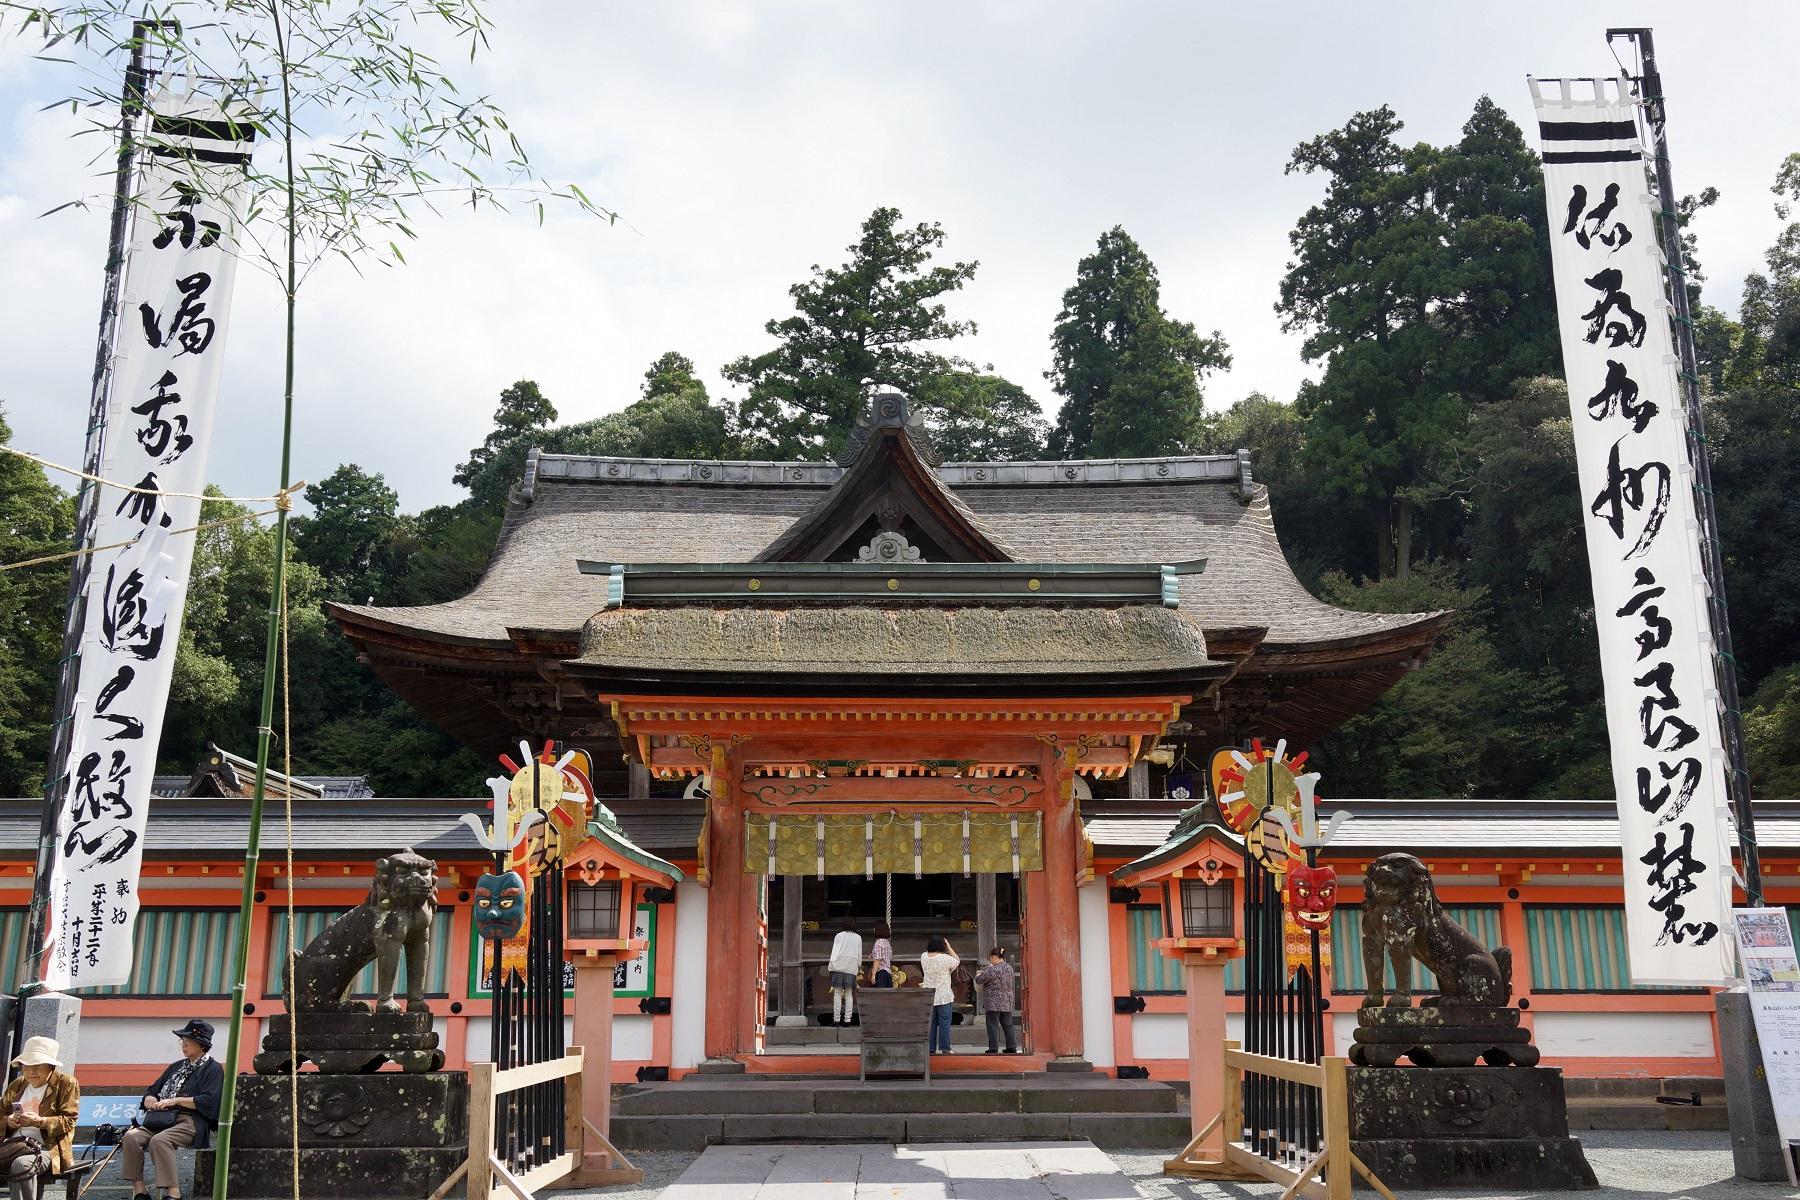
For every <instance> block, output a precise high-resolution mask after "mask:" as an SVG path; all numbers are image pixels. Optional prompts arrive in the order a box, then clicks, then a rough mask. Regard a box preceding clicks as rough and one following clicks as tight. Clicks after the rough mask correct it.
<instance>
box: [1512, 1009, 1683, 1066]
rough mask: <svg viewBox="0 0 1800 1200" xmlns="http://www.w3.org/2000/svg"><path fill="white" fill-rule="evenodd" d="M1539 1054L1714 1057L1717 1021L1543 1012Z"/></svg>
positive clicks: (1535, 1022) (1537, 1020) (1538, 1021)
mask: <svg viewBox="0 0 1800 1200" xmlns="http://www.w3.org/2000/svg"><path fill="white" fill-rule="evenodd" d="M1532 1027H1533V1029H1534V1031H1535V1034H1536V1039H1537V1044H1538V1049H1539V1050H1542V1051H1543V1052H1544V1054H1545V1055H1546V1056H1548V1057H1554V1058H1609V1057H1629V1058H1711V1057H1712V1056H1713V1036H1712V1020H1711V1018H1710V1017H1709V1016H1708V1015H1707V1014H1706V1013H1703V1012H1697V1013H1637V1012H1591V1013H1589V1012H1538V1013H1534V1014H1533V1015H1532Z"/></svg>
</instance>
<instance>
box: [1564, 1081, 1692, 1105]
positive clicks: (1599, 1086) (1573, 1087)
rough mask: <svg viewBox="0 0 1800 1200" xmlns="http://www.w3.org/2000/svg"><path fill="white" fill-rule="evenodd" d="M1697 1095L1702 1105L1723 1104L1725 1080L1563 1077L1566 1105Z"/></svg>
mask: <svg viewBox="0 0 1800 1200" xmlns="http://www.w3.org/2000/svg"><path fill="white" fill-rule="evenodd" d="M1695 1092H1699V1093H1700V1099H1701V1102H1702V1103H1706V1104H1710V1103H1713V1102H1715V1101H1716V1102H1718V1103H1720V1104H1723V1103H1724V1102H1725V1081H1724V1080H1723V1079H1720V1078H1719V1077H1718V1076H1716V1075H1672V1076H1669V1077H1668V1078H1666V1079H1658V1078H1655V1077H1651V1076H1641V1075H1639V1076H1622V1077H1618V1078H1589V1077H1583V1076H1574V1075H1564V1076H1563V1094H1564V1095H1566V1096H1568V1098H1569V1103H1571V1104H1573V1103H1575V1102H1576V1101H1577V1100H1588V1099H1595V1100H1640V1101H1649V1100H1654V1099H1655V1098H1656V1097H1657V1096H1681V1097H1684V1098H1685V1097H1687V1096H1691V1095H1692V1094H1693V1093H1695Z"/></svg>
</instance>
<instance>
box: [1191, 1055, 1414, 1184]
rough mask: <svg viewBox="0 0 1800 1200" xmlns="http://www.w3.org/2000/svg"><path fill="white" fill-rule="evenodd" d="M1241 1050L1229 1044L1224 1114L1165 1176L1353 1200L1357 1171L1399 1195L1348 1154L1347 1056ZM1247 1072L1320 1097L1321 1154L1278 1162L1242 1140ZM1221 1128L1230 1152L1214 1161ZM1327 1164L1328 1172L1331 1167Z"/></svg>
mask: <svg viewBox="0 0 1800 1200" xmlns="http://www.w3.org/2000/svg"><path fill="white" fill-rule="evenodd" d="M1238 1045H1239V1043H1237V1042H1226V1043H1225V1053H1224V1056H1223V1058H1224V1072H1225V1090H1224V1096H1225V1104H1224V1107H1223V1109H1222V1110H1221V1111H1220V1113H1219V1115H1218V1116H1216V1117H1214V1118H1213V1119H1212V1121H1211V1122H1209V1123H1208V1124H1207V1126H1206V1127H1205V1128H1204V1129H1202V1130H1201V1131H1200V1132H1199V1133H1197V1134H1195V1135H1194V1137H1193V1138H1192V1139H1191V1140H1190V1141H1189V1142H1188V1144H1187V1145H1186V1146H1183V1147H1182V1148H1181V1152H1180V1153H1179V1154H1177V1155H1176V1156H1175V1157H1174V1158H1171V1159H1169V1160H1168V1161H1167V1162H1165V1163H1163V1173H1164V1174H1165V1175H1185V1176H1188V1177H1191V1178H1195V1179H1266V1180H1268V1181H1269V1182H1271V1183H1279V1184H1281V1185H1282V1186H1283V1187H1285V1188H1286V1189H1287V1190H1286V1191H1284V1192H1282V1194H1281V1200H1294V1198H1295V1197H1297V1196H1304V1197H1306V1198H1307V1200H1350V1187H1351V1172H1352V1171H1354V1172H1355V1173H1356V1174H1358V1175H1361V1176H1362V1177H1363V1178H1364V1179H1366V1180H1368V1182H1369V1186H1370V1187H1372V1188H1374V1189H1375V1190H1376V1191H1377V1192H1379V1193H1381V1195H1382V1196H1384V1197H1385V1198H1386V1200H1395V1198H1394V1193H1393V1192H1391V1191H1389V1190H1388V1189H1387V1186H1386V1185H1385V1184H1383V1183H1382V1182H1381V1180H1379V1179H1377V1178H1376V1177H1375V1173H1374V1172H1373V1171H1371V1170H1369V1168H1368V1167H1367V1166H1366V1165H1365V1164H1364V1163H1363V1161H1362V1160H1361V1159H1360V1158H1358V1157H1356V1155H1355V1154H1354V1153H1353V1152H1352V1151H1351V1149H1350V1093H1349V1081H1348V1078H1347V1076H1346V1075H1345V1073H1344V1072H1345V1070H1346V1068H1347V1066H1348V1063H1346V1061H1345V1060H1344V1059H1342V1058H1326V1059H1325V1060H1324V1061H1323V1062H1319V1063H1303V1062H1293V1061H1291V1060H1289V1059H1285V1058H1270V1057H1268V1056H1266V1055H1262V1054H1247V1053H1245V1052H1244V1051H1242V1050H1240V1049H1239V1048H1238ZM1245 1075H1261V1076H1263V1077H1265V1078H1269V1079H1285V1080H1287V1081H1288V1082H1290V1083H1294V1084H1298V1085H1299V1086H1301V1087H1306V1088H1314V1089H1316V1090H1317V1091H1318V1092H1319V1093H1320V1111H1321V1113H1322V1114H1323V1124H1324V1137H1323V1139H1322V1142H1321V1146H1320V1150H1319V1152H1318V1154H1316V1155H1313V1154H1305V1153H1299V1152H1290V1153H1288V1154H1285V1155H1283V1156H1282V1157H1280V1158H1269V1157H1266V1156H1264V1155H1262V1154H1258V1153H1257V1152H1256V1151H1255V1150H1254V1149H1253V1148H1252V1147H1251V1146H1250V1144H1249V1143H1247V1142H1245V1141H1243V1140H1242V1139H1243V1137H1244V1108H1243V1104H1244V1099H1243V1097H1244V1076H1245ZM1221 1127H1223V1129H1224V1133H1225V1139H1224V1141H1225V1150H1224V1153H1223V1155H1221V1156H1218V1157H1214V1156H1212V1155H1210V1154H1208V1153H1207V1152H1206V1151H1205V1149H1204V1146H1205V1143H1206V1141H1207V1139H1208V1138H1209V1137H1211V1136H1212V1133H1213V1131H1214V1130H1215V1129H1219V1128H1221ZM1327 1165H1329V1166H1330V1170H1326V1167H1327ZM1315 1176H1316V1177H1317V1178H1315Z"/></svg>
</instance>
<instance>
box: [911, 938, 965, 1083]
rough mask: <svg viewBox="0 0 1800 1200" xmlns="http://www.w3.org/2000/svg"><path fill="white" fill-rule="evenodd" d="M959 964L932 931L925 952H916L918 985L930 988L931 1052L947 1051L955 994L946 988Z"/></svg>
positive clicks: (948, 944) (958, 960)
mask: <svg viewBox="0 0 1800 1200" xmlns="http://www.w3.org/2000/svg"><path fill="white" fill-rule="evenodd" d="M961 965H962V960H961V959H959V958H957V957H956V951H954V950H952V949H951V948H950V943H949V942H947V941H945V940H944V939H943V938H941V937H939V936H937V935H936V934H933V935H932V936H931V937H930V938H928V939H927V940H926V942H925V953H923V954H921V955H919V975H920V979H919V986H920V987H922V988H930V989H931V993H932V1001H931V1047H930V1053H932V1054H949V1053H950V1052H951V1051H950V1013H951V1011H952V1010H953V1009H954V1008H955V1007H956V994H955V992H954V991H952V990H951V987H950V973H951V972H952V971H955V970H956V968H957V967H959V966H961Z"/></svg>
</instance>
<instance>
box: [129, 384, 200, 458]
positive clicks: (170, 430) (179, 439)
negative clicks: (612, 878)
mask: <svg viewBox="0 0 1800 1200" xmlns="http://www.w3.org/2000/svg"><path fill="white" fill-rule="evenodd" d="M180 382H181V381H180V380H178V379H176V378H175V372H173V371H164V372H163V375H162V378H161V379H159V380H157V381H156V394H155V395H154V396H151V397H150V398H149V399H147V400H145V401H144V402H143V403H142V404H137V405H133V406H132V409H131V411H132V412H134V413H136V414H137V415H138V416H140V417H143V418H144V424H143V425H141V426H139V427H138V431H137V440H138V445H140V446H142V447H143V448H144V453H146V454H148V455H150V457H152V458H154V459H156V460H157V461H158V462H160V463H163V464H164V465H167V464H169V463H172V462H174V461H175V460H176V459H178V458H180V457H181V456H182V455H183V454H186V453H187V452H188V448H189V447H190V446H192V445H193V444H194V439H193V438H192V437H190V436H188V419H187V417H185V416H183V415H182V414H181V413H179V412H176V413H171V414H169V416H167V417H164V416H163V409H165V408H173V407H175V406H177V405H179V404H180V403H181V393H180V392H171V391H170V390H169V389H170V388H172V387H174V386H175V385H176V384H178V383H180ZM165 452H167V456H166V457H165Z"/></svg>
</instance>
